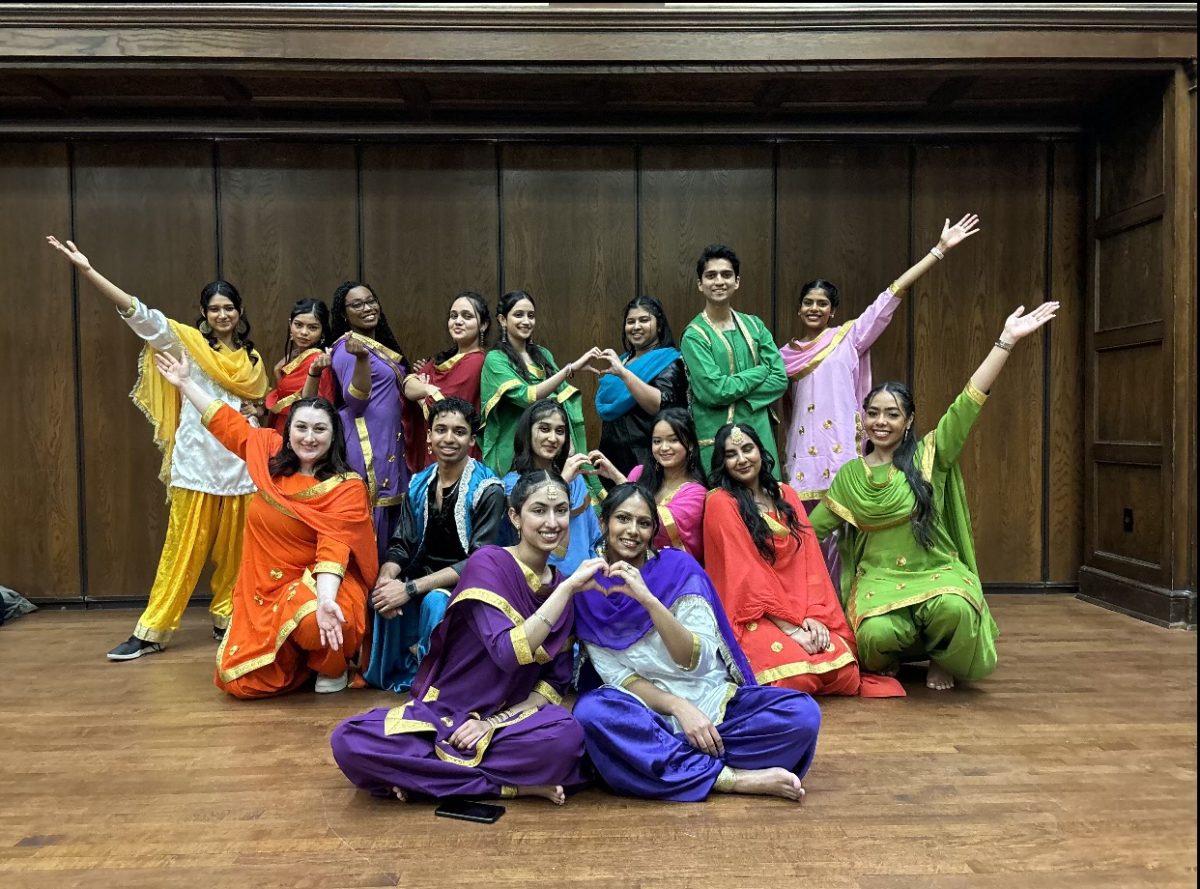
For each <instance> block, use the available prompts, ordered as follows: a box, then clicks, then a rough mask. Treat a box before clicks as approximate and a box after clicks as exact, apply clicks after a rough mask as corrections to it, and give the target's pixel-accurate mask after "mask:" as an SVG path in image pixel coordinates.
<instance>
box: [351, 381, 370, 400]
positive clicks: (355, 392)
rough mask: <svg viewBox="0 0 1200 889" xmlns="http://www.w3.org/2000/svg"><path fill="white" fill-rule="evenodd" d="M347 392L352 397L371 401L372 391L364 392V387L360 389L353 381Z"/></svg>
mask: <svg viewBox="0 0 1200 889" xmlns="http://www.w3.org/2000/svg"><path fill="white" fill-rule="evenodd" d="M346 392H347V394H349V395H350V396H351V397H353V398H357V399H358V400H359V401H370V399H371V393H370V392H364V391H363V390H362V389H359V388H358V387H357V386H355V385H354V384H353V383H351V384H350V385H349V386H347V387H346Z"/></svg>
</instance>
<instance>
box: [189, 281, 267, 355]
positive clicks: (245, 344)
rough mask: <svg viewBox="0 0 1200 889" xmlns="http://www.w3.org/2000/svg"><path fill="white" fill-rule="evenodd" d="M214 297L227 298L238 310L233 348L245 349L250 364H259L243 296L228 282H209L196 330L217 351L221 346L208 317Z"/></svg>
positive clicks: (202, 296) (204, 290)
mask: <svg viewBox="0 0 1200 889" xmlns="http://www.w3.org/2000/svg"><path fill="white" fill-rule="evenodd" d="M214 296H224V297H227V298H228V299H229V301H230V302H231V303H233V307H234V308H235V309H237V313H238V323H237V329H236V330H235V331H234V334H233V346H234V348H235V349H245V350H246V354H247V355H249V356H250V363H251V364H258V356H257V355H256V354H255V352H254V340H252V339H250V319H249V318H247V317H246V312H245V310H243V309H242V295H241V294H240V293H238V290H237V288H236V287H234V286H233V285H232V284H230V283H229V282H228V281H225V280H223V279H221V278H218V279H217V280H216V281H209V282H208V283H207V284H205V285H204V287H203V289H201V291H200V317H199V318H197V319H196V328H197V329H198V330H199V331H200V333H201V334H203V336H204V338H205V339H206V340H208V345H209V347H210V348H211V349H214V350H215V349H216V348H217V347H218V346H219V345H220V343H219V342H218V340H217V335H216V334H215V333H214V332H213V329H212V327H211V326H210V325H209V323H208V318H207V317H206V316H207V313H208V304H209V303H210V302H212V298H213V297H214Z"/></svg>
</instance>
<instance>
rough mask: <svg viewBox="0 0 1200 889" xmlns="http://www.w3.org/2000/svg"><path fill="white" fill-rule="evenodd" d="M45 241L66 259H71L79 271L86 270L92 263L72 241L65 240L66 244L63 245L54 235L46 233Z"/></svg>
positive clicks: (89, 268)
mask: <svg viewBox="0 0 1200 889" xmlns="http://www.w3.org/2000/svg"><path fill="white" fill-rule="evenodd" d="M46 243H47V244H49V245H50V246H51V247H53V248H54V249H55V250H57V251H58V252H59V253H61V254H62V255H63V256H65V257H66V258H67V259H69V260H71V265H73V266H75V268H77V269H79V271H81V272H87V271H90V270H91V268H92V264H91V263H90V262H88V258H87V257H86V256H84V255H83V254H82V253H81V252H80V251H79V248H78V247H76V246H75V242H74V241H67V243H66V245H65V246H64V245H63V243H62V241H60V240H59V239H58V238H56V237H54V235H46Z"/></svg>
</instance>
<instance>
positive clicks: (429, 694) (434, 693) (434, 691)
mask: <svg viewBox="0 0 1200 889" xmlns="http://www.w3.org/2000/svg"><path fill="white" fill-rule="evenodd" d="M441 693H442V692H441V690H440V689H439V688H438V687H437V686H436V685H431V686H429V688H427V689H425V695H424V696H423V697H422V698H421V700H422V702H424V703H426V704H429V703H432V702H433V701H436V700H437V699H438V697H439V696H440V695H441Z"/></svg>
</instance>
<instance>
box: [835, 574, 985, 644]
mask: <svg viewBox="0 0 1200 889" xmlns="http://www.w3.org/2000/svg"><path fill="white" fill-rule="evenodd" d="M938 596H958V597H959V598H960V599H966V600H967V601H968V602H970V603H971V607H972V608H974V609H975V611H976V612H978V613H979V614H983V608H982V606H981V605H980V603H979V602H976V601H975V600H974V599H973V598H971V596H970V595H968V594H967V591H966V590H964V589H962V588H961V587H953V586H944V587H938V588H937V589H934V590H929V591H927V592H924V593H918V594H916V595H915V596H909V597H908V598H906V599H897V600H895V601H893V602H890V603H888V604H886V605H879V606H877V607H875V608H869V609H867V610H866V611H862V612H860V611H859V610H858V582H857V581H856V582H855V584H854V586H853V587H852V588H851V590H850V599H849V601H848V602H847V603H846V616H847V617H848V618H849V619H850V622H851V624H852V626H853V627H854V631H855V632H856V633H857V632H858V628H859V627H860V626H862V622H863V621H864V620H866V619H867V618H869V617H878V616H879V615H881V614H890V613H891V612H893V611H899V610H900V609H901V608H909V607H910V606H913V605H920V604H921V603H923V602H928V601H929V600H930V599H934V598H936V597H938Z"/></svg>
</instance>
